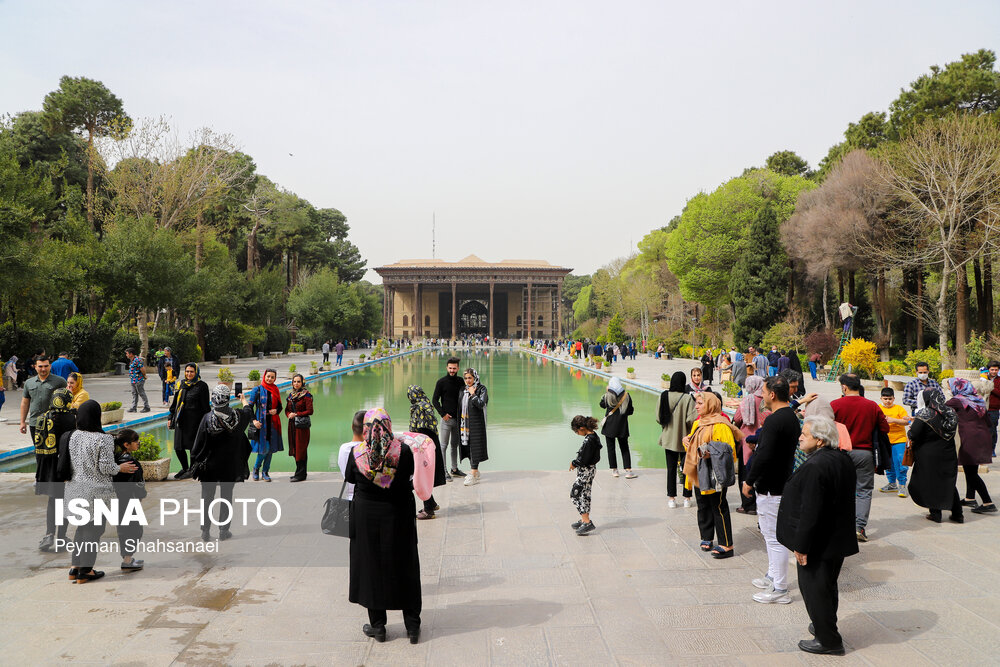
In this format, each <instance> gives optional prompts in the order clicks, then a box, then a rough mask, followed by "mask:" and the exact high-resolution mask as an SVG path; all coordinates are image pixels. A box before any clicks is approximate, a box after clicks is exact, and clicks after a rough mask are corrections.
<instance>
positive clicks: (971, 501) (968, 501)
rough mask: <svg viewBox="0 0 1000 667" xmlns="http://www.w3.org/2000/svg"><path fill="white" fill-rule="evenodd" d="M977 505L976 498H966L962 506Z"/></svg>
mask: <svg viewBox="0 0 1000 667" xmlns="http://www.w3.org/2000/svg"><path fill="white" fill-rule="evenodd" d="M975 506H976V499H975V498H965V499H964V500H962V507H975Z"/></svg>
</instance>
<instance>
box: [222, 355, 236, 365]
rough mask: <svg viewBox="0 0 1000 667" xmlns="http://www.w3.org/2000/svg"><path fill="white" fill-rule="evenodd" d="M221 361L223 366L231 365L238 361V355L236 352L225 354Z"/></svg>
mask: <svg viewBox="0 0 1000 667" xmlns="http://www.w3.org/2000/svg"><path fill="white" fill-rule="evenodd" d="M219 363H220V364H222V365H223V366H229V365H230V364H235V363H236V355H235V354H225V355H223V356H221V357H219Z"/></svg>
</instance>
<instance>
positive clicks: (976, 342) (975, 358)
mask: <svg viewBox="0 0 1000 667" xmlns="http://www.w3.org/2000/svg"><path fill="white" fill-rule="evenodd" d="M987 345H988V343H987V340H986V334H979V335H978V336H977V335H975V334H973V335H972V336H971V337H970V338H969V342H968V343H966V344H965V356H966V359H967V360H968V362H969V368H983V367H984V366H986V364H988V363H990V359H989V355H988V354H987V352H986V347H987Z"/></svg>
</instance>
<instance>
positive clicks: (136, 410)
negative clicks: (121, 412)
mask: <svg viewBox="0 0 1000 667" xmlns="http://www.w3.org/2000/svg"><path fill="white" fill-rule="evenodd" d="M125 412H139V410H138V409H137V408H129V409H128V410H126V411H125Z"/></svg>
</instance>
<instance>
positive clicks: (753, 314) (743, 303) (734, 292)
mask: <svg viewBox="0 0 1000 667" xmlns="http://www.w3.org/2000/svg"><path fill="white" fill-rule="evenodd" d="M749 237H750V238H751V239H753V248H752V249H751V250H748V251H747V252H744V253H742V254H741V255H739V257H738V258H737V259H736V263H735V265H734V266H733V267H732V271H731V272H730V274H729V295H730V298H731V300H732V304H733V311H734V312H733V336H734V338H735V340H736V344H737V345H738V346H739V347H747V346H748V345H752V344H754V343H755V342H756V341H759V340H762V339H763V336H764V333H765V331H767V330H768V329H769V328H770V327H771V326H772V323H774V322H778V321H780V320H781V318H782V317H783V316H784V314H785V290H786V287H787V283H788V257H787V256H786V255H785V252H784V250H783V249H782V246H781V237H780V233H779V224H778V219H777V216H776V214H775V211H774V209H773V208H772V207H771V206H770V205H765V206H764V207H763V208H761V209H760V210H759V211H758V213H757V216H756V217H755V218H754V220H753V221H752V222H751V224H750V228H749ZM765 248H766V249H767V250H766V252H765V251H763V250H762V249H765ZM799 346H800V347H801V341H799Z"/></svg>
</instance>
